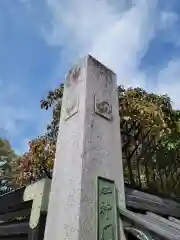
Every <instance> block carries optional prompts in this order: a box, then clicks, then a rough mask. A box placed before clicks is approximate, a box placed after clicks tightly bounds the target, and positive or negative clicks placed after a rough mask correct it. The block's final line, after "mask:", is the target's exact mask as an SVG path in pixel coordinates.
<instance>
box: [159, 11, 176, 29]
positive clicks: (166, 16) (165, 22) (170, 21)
mask: <svg viewBox="0 0 180 240" xmlns="http://www.w3.org/2000/svg"><path fill="white" fill-rule="evenodd" d="M178 19H179V16H178V14H177V13H175V12H167V11H163V12H161V14H160V24H159V25H160V28H162V29H167V28H170V27H172V26H173V25H174V24H175V23H176V22H177V21H178Z"/></svg>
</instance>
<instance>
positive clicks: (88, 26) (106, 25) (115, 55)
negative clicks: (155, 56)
mask: <svg viewBox="0 0 180 240" xmlns="http://www.w3.org/2000/svg"><path fill="white" fill-rule="evenodd" d="M62 2H63V1H59V0H47V3H48V6H49V8H50V10H51V11H52V16H53V20H52V29H51V31H47V32H46V35H45V36H46V40H47V42H48V44H52V45H59V46H61V47H63V51H62V50H61V57H62V59H63V60H64V61H66V59H68V60H69V63H70V62H72V61H74V60H75V59H77V58H79V57H81V56H82V55H85V54H87V53H91V54H92V55H93V56H95V57H96V58H97V59H98V60H100V61H101V62H103V63H104V64H105V65H107V66H109V67H110V68H111V69H112V70H113V71H114V72H116V74H117V77H118V84H123V85H124V86H126V87H129V86H133V87H135V86H140V87H142V88H146V89H147V88H148V86H149V85H151V84H147V83H148V81H149V82H150V81H151V80H152V78H151V75H155V74H154V73H153V74H151V73H150V76H149V75H147V74H146V73H145V72H143V71H140V70H139V66H140V63H141V61H142V58H143V57H144V55H145V54H146V52H147V49H148V47H149V44H150V42H151V41H152V39H153V38H154V37H155V35H156V34H157V33H158V31H159V30H160V31H161V35H162V31H163V34H164V35H162V36H166V37H165V39H167V40H168V39H170V38H172V39H173V41H175V39H176V40H177V38H176V37H174V36H175V35H174V34H175V32H177V31H174V26H175V24H176V23H177V21H178V18H179V17H178V15H177V14H176V13H174V12H172V11H168V9H166V11H164V10H163V9H161V10H160V9H158V1H157V0H134V1H133V4H132V5H131V6H130V5H129V6H128V7H127V6H126V2H127V1H119V2H121V5H118V1H113V0H112V1H106V0H99V1H98V0H71V1H68V0H67V1H66V3H65V4H63V3H62ZM117 9H118V10H117ZM168 35H171V36H168ZM174 44H175V43H174ZM176 44H177V43H176ZM178 66H179V61H172V60H171V59H170V61H169V63H167V68H166V69H159V72H158V73H157V74H156V76H155V77H154V79H153V80H154V82H156V84H157V83H158V86H157V88H156V89H155V91H156V92H158V93H168V94H169V95H170V96H171V98H172V100H173V102H174V104H175V106H179V107H180V105H178V97H177V96H178V89H179V86H180V83H179V79H178V74H179V72H180V70H178ZM58 68H59V65H58ZM173 77H174V78H173ZM172 78H173V79H174V81H173V83H174V84H173V85H172V84H171V83H172ZM152 82H153V81H152ZM174 88H175V89H174ZM148 90H151V88H149V89H148Z"/></svg>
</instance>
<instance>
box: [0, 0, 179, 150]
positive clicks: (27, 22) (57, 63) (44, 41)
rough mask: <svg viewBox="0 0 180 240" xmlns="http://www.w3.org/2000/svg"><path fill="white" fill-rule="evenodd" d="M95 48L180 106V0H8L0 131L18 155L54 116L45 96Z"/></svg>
mask: <svg viewBox="0 0 180 240" xmlns="http://www.w3.org/2000/svg"><path fill="white" fill-rule="evenodd" d="M87 53H90V54H92V55H93V56H94V57H96V58H98V59H99V60H100V61H102V62H103V63H104V64H105V65H107V66H109V67H110V68H111V69H112V70H114V71H115V72H116V74H117V79H118V84H123V85H124V86H126V87H129V86H132V87H135V86H140V87H143V88H146V89H147V90H148V91H154V92H157V93H159V94H164V93H167V94H169V96H170V97H171V98H172V101H173V104H174V107H176V108H180V100H179V90H180V2H179V0H171V1H169V0H132V1H131V0H129V1H127V0H121V1H119V0H111V1H110V0H66V1H65V0H0V136H2V137H5V138H7V139H9V140H10V142H11V144H12V146H13V147H14V148H15V150H16V151H17V152H18V153H22V152H24V151H26V150H27V149H28V141H29V140H31V139H32V138H34V137H36V136H38V135H41V134H43V132H44V130H45V127H46V124H47V122H48V120H49V119H50V113H48V112H45V111H43V110H41V109H40V104H39V103H40V100H41V99H42V98H43V96H45V95H46V92H47V91H48V90H51V89H53V88H54V87H56V86H58V84H59V83H60V82H62V81H63V80H64V75H65V74H66V72H67V70H68V69H69V67H70V66H71V65H72V64H73V63H74V62H75V61H76V60H77V59H78V58H79V57H82V56H84V55H86V54H87Z"/></svg>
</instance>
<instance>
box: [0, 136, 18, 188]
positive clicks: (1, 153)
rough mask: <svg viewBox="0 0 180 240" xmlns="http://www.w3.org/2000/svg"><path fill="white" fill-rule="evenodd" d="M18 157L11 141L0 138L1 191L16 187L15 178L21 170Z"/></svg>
mask: <svg viewBox="0 0 180 240" xmlns="http://www.w3.org/2000/svg"><path fill="white" fill-rule="evenodd" d="M17 159H18V156H17V155H16V154H15V152H14V150H13V149H12V147H11V145H10V143H9V141H7V140H6V139H2V138H0V193H3V192H6V191H7V190H10V189H11V188H13V187H15V185H16V184H15V181H14V179H15V178H16V177H15V176H16V175H19V171H18V170H20V168H19V167H18V162H17Z"/></svg>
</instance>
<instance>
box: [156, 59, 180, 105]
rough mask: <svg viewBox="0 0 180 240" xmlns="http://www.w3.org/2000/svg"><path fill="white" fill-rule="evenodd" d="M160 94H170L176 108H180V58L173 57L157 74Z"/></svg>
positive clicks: (157, 90)
mask: <svg viewBox="0 0 180 240" xmlns="http://www.w3.org/2000/svg"><path fill="white" fill-rule="evenodd" d="M157 82H158V85H157V89H156V92H157V93H159V94H168V95H169V96H170V97H171V99H172V102H173V106H174V107H175V108H179V109H180V98H179V95H180V58H177V59H172V60H170V61H169V62H168V63H167V66H166V67H165V68H164V69H162V70H161V71H160V72H159V74H158V76H157Z"/></svg>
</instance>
